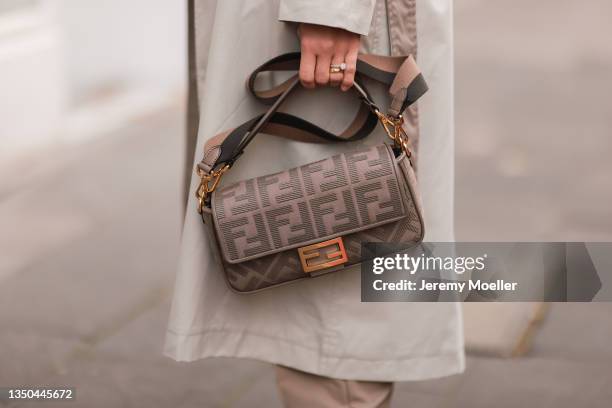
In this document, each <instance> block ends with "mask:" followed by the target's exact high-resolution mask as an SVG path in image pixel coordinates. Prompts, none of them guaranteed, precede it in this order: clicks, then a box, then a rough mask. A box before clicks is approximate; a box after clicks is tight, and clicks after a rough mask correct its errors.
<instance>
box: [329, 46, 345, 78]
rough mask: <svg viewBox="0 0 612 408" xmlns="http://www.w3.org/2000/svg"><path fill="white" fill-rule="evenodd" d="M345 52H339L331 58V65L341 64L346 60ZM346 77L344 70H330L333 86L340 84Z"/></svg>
mask: <svg viewBox="0 0 612 408" xmlns="http://www.w3.org/2000/svg"><path fill="white" fill-rule="evenodd" d="M344 54H345V53H343V52H339V53H336V54H334V57H333V58H332V59H331V65H340V64H342V63H343V62H344V59H345V58H344V57H345V55H344ZM343 78H344V72H342V71H340V72H330V74H329V84H330V85H331V86H338V85H340V83H341V82H342V79H343Z"/></svg>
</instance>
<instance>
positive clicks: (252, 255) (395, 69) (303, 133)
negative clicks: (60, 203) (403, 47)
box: [196, 53, 427, 293]
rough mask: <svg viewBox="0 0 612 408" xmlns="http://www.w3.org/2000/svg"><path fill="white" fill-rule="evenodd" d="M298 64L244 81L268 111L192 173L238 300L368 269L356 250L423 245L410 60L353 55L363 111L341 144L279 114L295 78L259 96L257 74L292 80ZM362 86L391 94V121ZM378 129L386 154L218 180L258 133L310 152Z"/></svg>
mask: <svg viewBox="0 0 612 408" xmlns="http://www.w3.org/2000/svg"><path fill="white" fill-rule="evenodd" d="M299 62H300V54H299V53H288V54H283V55H280V56H278V57H276V58H273V59H271V60H269V61H267V62H266V63H264V64H263V65H261V66H260V67H259V68H257V69H256V70H255V71H254V72H253V73H252V74H251V75H250V77H249V78H248V81H247V86H248V89H249V91H250V92H251V94H252V95H254V96H255V97H256V98H257V99H259V100H260V101H262V102H263V103H265V104H269V105H271V106H270V108H269V109H268V111H267V112H265V113H264V114H262V115H259V116H257V117H255V118H253V119H251V120H249V121H247V122H245V123H243V124H241V125H240V126H238V127H236V128H234V129H230V130H227V131H224V132H222V133H220V134H218V135H216V136H214V137H212V138H210V139H209V140H208V141H207V142H206V144H205V147H204V157H203V159H202V161H201V162H199V163H198V164H197V166H196V172H197V174H198V176H199V177H200V185H199V187H198V188H197V191H196V196H197V200H198V212H199V213H200V214H201V216H202V220H203V221H204V224H205V225H206V227H207V228H208V229H209V233H210V236H211V237H212V239H213V241H214V242H215V245H216V247H217V249H218V252H219V254H220V259H221V263H222V267H223V270H224V273H225V278H226V281H227V283H228V284H229V286H230V288H232V289H233V290H235V291H237V292H240V293H248V292H254V291H259V290H262V289H266V288H271V287H274V286H277V285H281V284H285V283H289V282H295V281H297V280H301V279H307V278H312V277H315V276H319V275H321V274H325V273H329V272H333V271H339V270H341V269H343V268H346V267H348V266H352V265H356V264H359V263H361V262H362V261H363V260H364V259H362V258H361V243H362V242H402V243H412V242H414V243H415V244H416V243H418V242H420V241H421V240H422V239H423V234H424V226H423V216H422V209H421V202H420V195H419V190H418V186H417V181H416V177H415V173H414V171H413V168H412V162H411V150H410V141H409V140H408V136H407V134H406V132H405V130H404V127H403V117H402V113H403V112H404V110H405V109H406V108H407V107H408V106H410V105H411V104H413V103H414V102H416V100H417V99H418V98H419V97H421V96H422V95H423V94H424V93H425V92H426V91H427V85H426V83H425V80H424V79H423V76H422V74H421V73H420V71H419V69H418V67H417V65H416V63H415V61H414V59H413V58H412V56H408V57H386V56H378V55H368V54H360V55H359V59H358V62H357V74H356V76H355V85H354V87H353V88H354V89H355V91H356V92H357V94H358V95H359V97H360V99H361V102H362V104H361V108H360V110H359V112H358V113H357V115H356V117H355V119H354V120H353V122H352V123H351V124H350V125H349V126H348V127H347V128H346V130H345V131H344V132H343V133H342V134H340V135H337V134H333V133H330V132H328V131H326V130H324V129H322V128H320V127H318V126H317V125H315V124H313V123H311V122H308V121H306V120H304V119H302V118H300V117H298V116H294V115H291V114H289V113H285V112H280V111H278V108H279V106H280V105H281V104H282V102H283V101H284V100H285V99H286V98H287V97H288V96H289V95H290V93H291V92H292V90H293V89H295V88H296V87H297V86H298V84H299V80H298V78H297V75H293V76H292V77H290V78H289V79H287V80H286V81H284V82H283V83H281V84H279V85H277V86H274V87H272V88H270V89H265V90H256V89H255V80H256V78H257V76H258V75H259V74H261V73H263V72H270V71H297V70H298V69H299ZM363 77H368V78H371V79H374V80H376V81H378V82H381V83H383V84H386V85H387V86H389V94H390V97H391V100H390V101H391V102H390V105H389V110H388V112H387V113H382V112H381V111H380V110H379V108H378V107H377V105H376V104H375V103H374V101H373V100H372V98H371V97H370V94H369V93H368V91H367V89H366V87H365V86H364V83H363ZM378 123H380V124H381V125H382V126H383V128H384V130H385V131H386V133H387V134H388V136H389V138H390V144H380V145H377V146H373V147H366V148H361V149H359V150H354V151H349V152H346V153H342V154H337V155H334V156H331V157H329V158H326V159H323V160H319V161H316V162H313V163H309V164H305V165H301V166H298V167H294V168H292V169H287V170H284V171H281V172H279V173H275V174H269V175H265V176H260V177H255V178H251V179H248V180H242V181H240V182H237V183H234V184H232V185H228V186H220V182H221V179H222V177H223V174H225V173H226V172H227V171H229V170H230V169H231V167H232V165H233V164H234V163H235V162H236V160H237V159H238V158H239V157H240V156H241V155H242V154H243V152H244V150H245V148H246V146H247V145H248V144H249V143H250V142H251V141H252V140H253V138H254V137H255V136H256V135H257V134H259V133H266V134H272V135H276V136H281V137H285V138H289V139H293V140H299V141H304V142H310V143H320V142H337V143H346V142H350V141H354V140H358V139H362V138H364V137H366V136H367V135H368V134H370V133H371V132H372V130H373V129H374V128H375V127H376V126H377V124H378Z"/></svg>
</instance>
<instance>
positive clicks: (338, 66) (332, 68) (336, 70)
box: [329, 62, 346, 74]
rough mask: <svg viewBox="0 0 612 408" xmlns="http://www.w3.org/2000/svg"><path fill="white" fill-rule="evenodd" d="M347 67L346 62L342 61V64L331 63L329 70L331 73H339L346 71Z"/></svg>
mask: <svg viewBox="0 0 612 408" xmlns="http://www.w3.org/2000/svg"><path fill="white" fill-rule="evenodd" d="M345 69H346V63H345V62H343V63H340V64H331V65H330V66H329V72H330V73H331V74H337V73H339V72H342V71H344V70H345Z"/></svg>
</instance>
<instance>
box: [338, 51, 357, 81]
mask: <svg viewBox="0 0 612 408" xmlns="http://www.w3.org/2000/svg"><path fill="white" fill-rule="evenodd" d="M358 53H359V49H358V48H353V49H352V50H351V51H349V52H348V53H347V54H346V57H345V60H344V62H345V63H346V69H345V70H344V78H343V79H342V85H341V86H340V89H341V90H342V91H348V90H349V89H350V88H351V87H352V86H353V82H354V81H355V71H356V70H357V55H358Z"/></svg>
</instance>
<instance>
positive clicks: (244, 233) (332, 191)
mask: <svg viewBox="0 0 612 408" xmlns="http://www.w3.org/2000/svg"><path fill="white" fill-rule="evenodd" d="M398 171H399V170H398V169H397V166H396V162H395V156H394V154H393V151H392V149H391V147H389V146H388V145H385V144H383V145H378V146H374V147H365V148H363V149H361V150H357V151H352V152H349V153H343V154H338V155H335V156H332V157H329V158H327V159H323V160H320V161H316V162H313V163H309V164H306V165H303V166H300V167H295V168H292V169H289V170H285V171H282V172H279V173H275V174H270V175H266V176H261V177H256V178H252V179H248V180H244V181H240V182H237V183H235V184H232V185H230V186H227V187H223V188H219V189H217V190H215V192H214V193H213V194H212V199H211V202H212V213H213V221H214V225H215V231H216V234H217V238H218V241H219V246H220V248H221V252H222V254H223V257H224V259H225V261H226V262H228V263H240V262H244V261H247V260H251V259H256V258H259V257H262V256H265V255H270V254H273V253H276V252H280V251H286V250H288V249H291V248H298V247H302V246H305V245H310V244H314V243H317V242H321V241H325V240H329V239H332V238H335V237H338V236H343V235H347V234H350V233H354V232H357V231H362V230H366V229H370V228H373V227H376V226H380V225H383V224H387V223H390V222H393V221H397V220H399V219H401V218H403V217H405V216H406V213H407V209H406V205H405V203H404V198H403V195H404V191H405V188H404V187H403V186H401V185H400V182H402V183H405V182H404V178H403V177H401V176H399V177H398ZM400 180H401V181H400Z"/></svg>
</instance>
